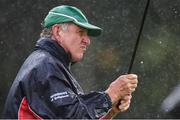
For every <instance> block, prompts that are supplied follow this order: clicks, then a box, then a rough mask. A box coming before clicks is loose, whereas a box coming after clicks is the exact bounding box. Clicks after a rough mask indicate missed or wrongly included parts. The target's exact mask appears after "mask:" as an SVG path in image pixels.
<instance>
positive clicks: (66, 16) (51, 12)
mask: <svg viewBox="0 0 180 120" xmlns="http://www.w3.org/2000/svg"><path fill="white" fill-rule="evenodd" d="M49 13H51V14H54V15H60V16H64V17H68V18H71V19H73V20H74V21H76V22H78V21H77V19H76V18H74V17H71V16H69V15H65V14H62V13H55V12H49Z"/></svg>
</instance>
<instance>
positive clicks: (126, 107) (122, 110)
mask: <svg viewBox="0 0 180 120" xmlns="http://www.w3.org/2000/svg"><path fill="white" fill-rule="evenodd" d="M129 106H130V104H128V105H127V106H125V107H123V108H122V109H120V111H121V112H124V111H126V110H127V109H128V108H129Z"/></svg>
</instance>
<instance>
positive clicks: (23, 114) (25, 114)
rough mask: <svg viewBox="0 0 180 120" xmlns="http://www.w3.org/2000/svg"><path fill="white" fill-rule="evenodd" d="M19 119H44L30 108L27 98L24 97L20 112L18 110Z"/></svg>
mask: <svg viewBox="0 0 180 120" xmlns="http://www.w3.org/2000/svg"><path fill="white" fill-rule="evenodd" d="M18 119H19V120H24V119H40V120H42V118H41V117H40V116H38V115H37V114H36V113H35V112H33V110H32V109H31V108H30V107H29V105H28V102H27V100H26V97H24V98H23V99H22V101H21V104H20V107H19V110H18Z"/></svg>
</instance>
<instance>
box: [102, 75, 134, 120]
mask: <svg viewBox="0 0 180 120" xmlns="http://www.w3.org/2000/svg"><path fill="white" fill-rule="evenodd" d="M137 83H138V79H137V75H135V74H126V75H121V76H119V77H118V78H117V79H116V80H115V81H113V82H112V83H111V84H110V85H109V87H108V89H107V90H106V91H105V92H106V93H107V94H108V95H109V97H110V98H111V102H112V108H111V109H110V110H109V112H108V114H107V116H104V118H105V119H111V118H113V117H114V116H115V115H116V114H117V113H119V112H124V111H126V110H127V109H128V108H129V106H130V102H131V98H132V93H133V92H134V91H135V89H136V87H137Z"/></svg>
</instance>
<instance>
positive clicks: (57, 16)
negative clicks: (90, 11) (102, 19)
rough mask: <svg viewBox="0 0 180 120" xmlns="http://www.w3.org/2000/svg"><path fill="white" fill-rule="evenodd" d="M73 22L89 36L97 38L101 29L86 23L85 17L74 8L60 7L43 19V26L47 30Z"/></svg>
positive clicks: (52, 10)
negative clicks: (56, 25)
mask: <svg viewBox="0 0 180 120" xmlns="http://www.w3.org/2000/svg"><path fill="white" fill-rule="evenodd" d="M66 22H73V23H74V24H76V25H78V26H80V27H83V28H85V29H87V30H88V35H89V36H99V35H100V34H101V32H102V29H101V28H99V27H97V26H95V25H92V24H90V23H89V22H88V20H87V18H86V17H85V15H84V14H83V13H82V12H81V10H79V9H78V8H76V7H73V6H68V5H62V6H57V7H54V8H53V9H51V10H50V11H49V13H48V15H47V16H46V18H45V19H44V22H43V26H44V27H45V28H49V27H50V26H52V25H54V24H58V23H66Z"/></svg>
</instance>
